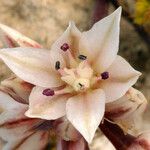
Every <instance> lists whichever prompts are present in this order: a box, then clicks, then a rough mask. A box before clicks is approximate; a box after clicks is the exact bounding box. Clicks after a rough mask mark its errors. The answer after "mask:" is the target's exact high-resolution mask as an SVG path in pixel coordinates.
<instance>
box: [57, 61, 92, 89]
mask: <svg viewBox="0 0 150 150" xmlns="http://www.w3.org/2000/svg"><path fill="white" fill-rule="evenodd" d="M60 73H61V79H62V80H63V81H65V82H66V83H67V84H69V86H71V87H72V88H73V89H74V90H75V91H85V90H86V89H88V88H90V86H91V83H90V81H91V78H92V76H93V70H92V69H91V67H90V66H89V65H88V63H87V61H86V60H85V61H82V62H81V63H80V64H79V65H78V66H77V67H76V68H72V69H67V68H64V69H63V70H60Z"/></svg>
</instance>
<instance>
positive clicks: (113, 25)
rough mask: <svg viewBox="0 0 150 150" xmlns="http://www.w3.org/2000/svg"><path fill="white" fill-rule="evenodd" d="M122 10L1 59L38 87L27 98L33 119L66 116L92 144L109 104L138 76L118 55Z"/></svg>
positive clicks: (1, 54) (3, 51) (7, 52)
mask: <svg viewBox="0 0 150 150" xmlns="http://www.w3.org/2000/svg"><path fill="white" fill-rule="evenodd" d="M120 16H121V8H118V9H117V10H116V11H115V12H114V13H112V14H111V15H109V16H108V17H106V18H104V19H102V20H101V21H99V22H97V23H96V24H95V25H94V26H93V27H92V28H91V29H90V30H89V31H86V32H83V33H81V32H80V31H79V30H78V29H77V27H76V26H75V24H74V23H73V22H70V24H69V27H68V28H67V30H66V31H65V32H64V33H63V35H62V36H61V37H60V38H59V39H58V40H57V41H56V42H55V43H54V44H53V45H52V47H51V50H50V51H49V50H45V49H41V48H22V47H17V48H10V49H9V48H8V49H1V50H0V58H1V59H2V60H3V61H4V62H5V64H6V65H8V67H9V68H10V69H11V70H12V71H13V72H14V73H15V74H16V75H17V76H18V77H19V78H21V79H22V80H24V81H26V82H28V83H31V84H33V85H35V87H34V88H33V90H32V92H31V94H30V96H29V110H28V111H27V112H26V113H25V114H26V116H28V117H31V118H41V119H46V120H55V119H58V118H60V117H63V116H66V117H67V118H68V120H69V121H70V122H71V123H72V125H73V126H74V127H75V128H76V129H77V130H78V131H79V132H80V133H81V134H82V135H83V137H84V138H85V139H86V140H87V142H88V143H91V141H92V139H93V136H94V134H95V131H96V129H97V127H98V126H99V124H100V122H101V121H102V119H103V116H104V111H105V103H109V102H113V101H115V100H117V99H119V98H120V97H122V96H123V95H124V94H125V93H126V92H127V91H128V89H129V88H130V87H131V86H132V85H133V84H134V83H135V82H136V81H137V79H138V77H139V76H140V73H139V72H138V71H136V70H134V69H133V68H132V67H131V66H130V65H129V63H128V62H126V60H125V59H123V58H122V57H121V56H118V55H117V52H118V47H119V24H120Z"/></svg>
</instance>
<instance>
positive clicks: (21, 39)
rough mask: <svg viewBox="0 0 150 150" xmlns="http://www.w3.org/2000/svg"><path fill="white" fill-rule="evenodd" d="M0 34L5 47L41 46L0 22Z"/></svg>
mask: <svg viewBox="0 0 150 150" xmlns="http://www.w3.org/2000/svg"><path fill="white" fill-rule="evenodd" d="M0 35H1V37H0V38H1V39H2V41H3V42H4V44H5V45H6V46H5V47H18V45H19V46H21V47H35V48H41V47H42V46H41V45H40V44H38V43H37V42H35V41H33V40H31V39H29V38H28V37H26V36H24V35H23V34H21V33H19V32H18V31H16V30H14V29H12V28H10V27H8V26H6V25H4V24H0Z"/></svg>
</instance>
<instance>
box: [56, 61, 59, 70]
mask: <svg viewBox="0 0 150 150" xmlns="http://www.w3.org/2000/svg"><path fill="white" fill-rule="evenodd" d="M55 69H56V70H59V69H60V61H56V63H55Z"/></svg>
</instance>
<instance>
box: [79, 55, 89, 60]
mask: <svg viewBox="0 0 150 150" xmlns="http://www.w3.org/2000/svg"><path fill="white" fill-rule="evenodd" d="M78 58H79V59H80V60H86V59H87V56H84V55H79V56H78Z"/></svg>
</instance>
